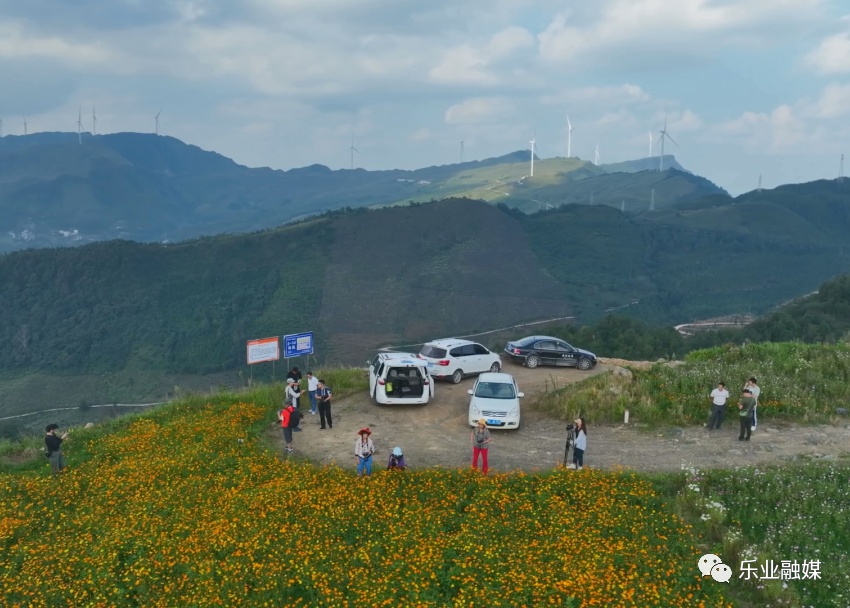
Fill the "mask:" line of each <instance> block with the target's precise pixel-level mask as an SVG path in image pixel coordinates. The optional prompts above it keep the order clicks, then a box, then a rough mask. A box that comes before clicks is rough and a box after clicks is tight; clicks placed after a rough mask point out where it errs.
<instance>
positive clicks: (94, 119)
mask: <svg viewBox="0 0 850 608" xmlns="http://www.w3.org/2000/svg"><path fill="white" fill-rule="evenodd" d="M91 134H92V135H97V114H95V113H94V104H92V107H91Z"/></svg>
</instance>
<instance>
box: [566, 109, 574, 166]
mask: <svg viewBox="0 0 850 608" xmlns="http://www.w3.org/2000/svg"><path fill="white" fill-rule="evenodd" d="M572 147H573V125H572V123H571V122H570V115H569V114H567V158H572V157H573V151H572Z"/></svg>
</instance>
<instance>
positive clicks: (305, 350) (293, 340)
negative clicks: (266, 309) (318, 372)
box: [283, 331, 313, 359]
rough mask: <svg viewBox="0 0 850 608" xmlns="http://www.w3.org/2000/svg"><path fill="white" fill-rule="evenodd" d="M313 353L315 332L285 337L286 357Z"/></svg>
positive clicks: (284, 349)
mask: <svg viewBox="0 0 850 608" xmlns="http://www.w3.org/2000/svg"><path fill="white" fill-rule="evenodd" d="M312 354H313V332H312V331H308V332H304V333H303V334H292V335H289V336H284V337H283V356H284V358H286V359H291V358H293V357H300V356H301V355H312Z"/></svg>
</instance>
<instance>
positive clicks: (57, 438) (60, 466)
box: [44, 424, 68, 477]
mask: <svg viewBox="0 0 850 608" xmlns="http://www.w3.org/2000/svg"><path fill="white" fill-rule="evenodd" d="M58 428H59V425H58V424H48V425H47V427H46V428H45V431H46V432H47V434H46V435H45V436H44V445H45V447H46V448H47V460H48V461H49V462H50V468H51V469H52V470H53V476H54V477H56V476H57V475H59V474H60V473H61V472H62V471H63V470H64V469H65V456H64V454H62V442H63V441H65V439H67V438H68V431H65V432H64V433H62V435H57V434H56V431H57V429H58Z"/></svg>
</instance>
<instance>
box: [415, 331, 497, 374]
mask: <svg viewBox="0 0 850 608" xmlns="http://www.w3.org/2000/svg"><path fill="white" fill-rule="evenodd" d="M419 357H420V358H421V359H423V360H424V361H427V362H428V370H429V371H430V372H431V375H432V376H433V377H434V378H440V379H443V378H446V379H451V381H452V382H454V383H455V384H457V383H459V382H460V381H461V380H463V378H464V376H470V375H472V374H482V373H484V372H498V371H499V370H501V369H502V358H501V357H500V356H499V354H498V353H494V352H491V351H489V350H487V349H486V348H484V347H483V346H482V345H480V344H478V343H477V342H470V341H469V340H462V339H460V338H444V339H442V340H433V341H431V342H428V343H427V344H424V345H423V346H422V349H421V350H420V351H419Z"/></svg>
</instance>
